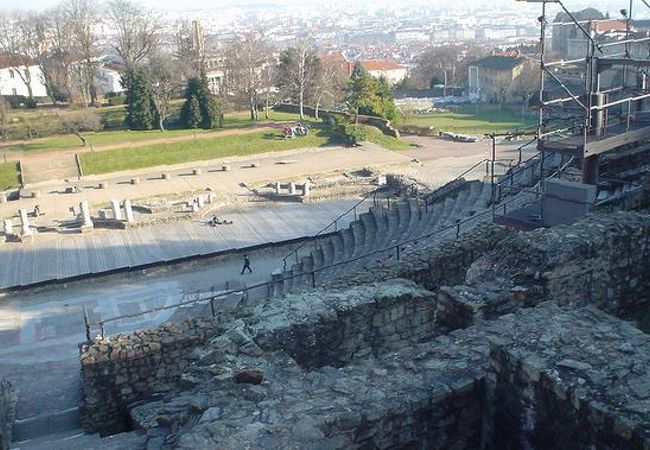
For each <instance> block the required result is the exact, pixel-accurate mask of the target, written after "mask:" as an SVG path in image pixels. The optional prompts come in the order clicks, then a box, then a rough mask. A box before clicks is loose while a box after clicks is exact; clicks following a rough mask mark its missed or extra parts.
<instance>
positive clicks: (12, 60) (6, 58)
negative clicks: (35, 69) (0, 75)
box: [0, 53, 34, 69]
mask: <svg viewBox="0 0 650 450" xmlns="http://www.w3.org/2000/svg"><path fill="white" fill-rule="evenodd" d="M33 64H34V63H33V62H32V60H31V58H29V57H27V56H24V55H14V54H11V53H0V69H6V68H7V67H16V66H24V65H33Z"/></svg>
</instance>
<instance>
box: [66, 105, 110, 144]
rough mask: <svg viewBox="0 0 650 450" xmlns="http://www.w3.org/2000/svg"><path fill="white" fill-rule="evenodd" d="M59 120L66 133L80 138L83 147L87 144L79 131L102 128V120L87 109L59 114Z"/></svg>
mask: <svg viewBox="0 0 650 450" xmlns="http://www.w3.org/2000/svg"><path fill="white" fill-rule="evenodd" d="M59 121H60V122H61V125H62V127H63V130H64V131H65V132H66V133H69V134H74V135H75V136H77V137H78V138H79V139H80V140H81V145H82V146H83V147H85V146H86V145H87V141H86V138H85V137H84V136H83V135H82V134H81V132H83V131H99V130H101V129H102V121H101V118H100V117H99V115H97V114H95V113H91V112H88V111H83V112H72V113H68V114H60V115H59Z"/></svg>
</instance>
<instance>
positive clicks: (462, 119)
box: [401, 105, 536, 135]
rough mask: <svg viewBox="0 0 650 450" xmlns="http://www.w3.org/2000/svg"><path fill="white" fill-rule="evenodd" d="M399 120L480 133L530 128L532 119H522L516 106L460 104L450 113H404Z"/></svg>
mask: <svg viewBox="0 0 650 450" xmlns="http://www.w3.org/2000/svg"><path fill="white" fill-rule="evenodd" d="M401 123H402V124H403V125H412V126H418V127H435V130H436V131H448V132H455V133H460V134H475V135H481V134H485V133H492V132H497V133H502V132H506V131H509V130H513V129H517V128H525V127H532V126H535V124H536V120H535V119H533V118H531V117H530V116H526V117H525V118H524V119H523V120H522V116H521V111H517V110H516V109H511V108H503V109H502V110H501V111H500V110H499V108H498V106H496V105H463V106H461V107H458V108H457V109H456V110H454V111H450V112H441V113H431V114H418V115H416V114H411V115H406V116H404V117H402V122H401Z"/></svg>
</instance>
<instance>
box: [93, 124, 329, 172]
mask: <svg viewBox="0 0 650 450" xmlns="http://www.w3.org/2000/svg"><path fill="white" fill-rule="evenodd" d="M337 143H338V142H337V141H336V139H335V138H334V137H332V135H331V134H330V133H329V132H327V131H325V130H322V129H313V130H312V132H311V133H310V134H309V135H308V136H306V137H302V138H296V139H283V138H282V137H281V133H280V131H279V130H278V131H275V132H268V131H261V132H258V133H251V134H243V135H231V136H221V137H215V138H213V139H200V140H187V141H181V142H174V143H169V144H158V145H151V146H147V145H143V146H141V147H134V148H123V149H116V150H111V151H107V152H95V153H83V154H81V155H80V158H81V164H82V166H83V169H84V173H85V174H88V175H90V174H95V175H98V174H103V173H110V172H116V171H120V170H133V169H142V168H146V167H154V166H162V165H171V164H179V163H185V162H190V161H202V160H209V159H217V158H224V157H228V156H246V155H253V154H256V153H264V152H274V151H280V150H289V149H295V148H303V147H321V146H325V145H328V144H337Z"/></svg>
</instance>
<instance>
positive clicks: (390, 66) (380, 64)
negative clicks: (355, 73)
mask: <svg viewBox="0 0 650 450" xmlns="http://www.w3.org/2000/svg"><path fill="white" fill-rule="evenodd" d="M361 64H362V65H363V68H364V69H366V70H367V71H369V72H370V71H371V70H377V71H385V70H399V69H404V68H405V67H404V66H401V65H399V64H397V63H394V62H392V61H387V60H384V59H368V60H366V61H361Z"/></svg>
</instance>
